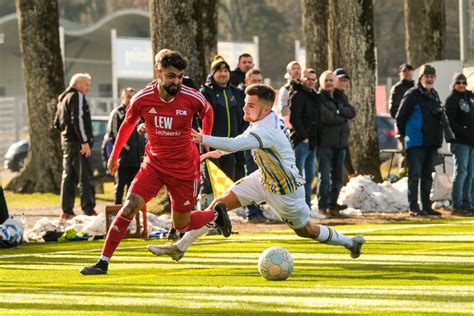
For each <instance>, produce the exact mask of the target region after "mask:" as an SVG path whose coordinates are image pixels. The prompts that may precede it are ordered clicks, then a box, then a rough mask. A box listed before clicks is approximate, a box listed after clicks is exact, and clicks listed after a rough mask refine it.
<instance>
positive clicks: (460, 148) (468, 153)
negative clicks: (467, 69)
mask: <svg viewBox="0 0 474 316" xmlns="http://www.w3.org/2000/svg"><path fill="white" fill-rule="evenodd" d="M466 85H467V81H466V76H464V75H463V74H461V73H456V74H455V75H454V77H453V83H452V86H451V88H452V93H451V94H450V95H449V96H448V98H447V99H446V114H447V115H448V119H449V123H450V125H451V127H452V129H453V132H454V135H455V137H456V138H455V140H453V141H452V142H451V143H450V144H449V150H450V151H451V153H452V154H453V160H454V176H453V187H452V191H451V199H452V202H453V211H452V214H453V215H458V216H474V209H473V208H472V195H471V190H472V177H473V175H474V105H473V103H472V101H471V97H470V93H469V92H468V91H466Z"/></svg>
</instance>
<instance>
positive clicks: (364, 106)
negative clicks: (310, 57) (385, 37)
mask: <svg viewBox="0 0 474 316" xmlns="http://www.w3.org/2000/svg"><path fill="white" fill-rule="evenodd" d="M329 6H330V7H332V8H330V12H333V14H334V15H333V16H332V17H331V19H333V21H336V22H337V27H335V28H334V30H333V36H334V37H333V38H332V41H333V47H332V49H333V50H334V55H332V56H331V55H330V58H332V59H333V60H332V62H330V64H331V65H334V67H335V68H336V67H343V68H345V69H346V70H347V71H348V72H349V74H350V76H351V87H350V89H349V90H348V91H347V94H348V97H349V100H350V101H351V103H352V104H353V105H354V107H355V108H356V110H357V115H356V117H355V118H354V119H353V120H352V121H351V123H350V127H351V134H350V137H349V144H350V145H349V147H350V152H351V156H352V160H353V163H354V166H355V168H356V170H357V171H358V172H359V173H362V174H370V175H372V176H374V179H375V180H376V181H380V180H381V175H380V168H379V167H380V159H379V145H378V139H377V128H376V122H375V114H376V112H375V71H376V62H375V43H374V28H373V4H372V0H354V1H337V0H329ZM330 34H331V33H330Z"/></svg>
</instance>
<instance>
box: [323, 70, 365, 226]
mask: <svg viewBox="0 0 474 316" xmlns="http://www.w3.org/2000/svg"><path fill="white" fill-rule="evenodd" d="M319 85H320V107H319V108H320V112H319V124H320V125H319V126H320V127H319V137H318V138H319V139H318V155H317V156H318V165H319V172H318V208H319V211H320V212H321V213H323V214H324V215H330V216H333V217H340V216H341V214H340V213H339V212H340V210H341V209H342V208H343V207H342V206H341V205H338V204H337V199H338V197H339V192H340V190H341V186H342V176H343V171H344V159H345V156H346V148H347V147H348V145H349V124H348V120H350V119H352V118H354V117H355V115H356V111H355V108H354V107H353V106H352V105H350V103H349V102H341V98H340V97H339V98H336V94H335V89H334V74H333V72H332V71H331V70H326V71H325V72H323V73H322V74H321V76H320V77H319Z"/></svg>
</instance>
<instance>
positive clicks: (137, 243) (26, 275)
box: [0, 220, 474, 315]
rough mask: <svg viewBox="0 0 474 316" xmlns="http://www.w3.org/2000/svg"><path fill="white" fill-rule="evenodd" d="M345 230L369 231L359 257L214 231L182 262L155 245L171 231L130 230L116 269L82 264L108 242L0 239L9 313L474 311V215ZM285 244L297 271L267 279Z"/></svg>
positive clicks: (266, 236)
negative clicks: (87, 270) (271, 250)
mask: <svg viewBox="0 0 474 316" xmlns="http://www.w3.org/2000/svg"><path fill="white" fill-rule="evenodd" d="M336 228H337V229H338V230H339V231H340V232H344V233H347V234H349V235H354V234H358V233H362V234H364V235H365V236H366V239H367V243H366V245H365V247H364V249H363V251H364V254H363V255H362V256H361V257H360V258H359V259H357V260H353V259H351V258H350V257H349V255H348V253H347V251H346V250H345V249H343V248H341V247H333V246H327V245H321V244H317V243H315V242H311V241H307V240H303V239H301V238H298V237H296V236H294V235H293V234H292V233H291V232H290V231H289V230H288V231H278V232H267V233H259V234H237V235H232V236H231V237H230V238H228V239H224V238H222V237H220V236H212V237H205V238H203V239H201V240H200V242H199V243H197V244H195V245H194V246H192V247H191V248H190V250H189V251H188V253H187V254H186V255H185V257H184V258H183V259H182V260H181V261H180V262H179V263H175V262H174V261H171V259H169V258H168V257H164V258H161V257H155V256H153V255H151V254H149V253H148V252H147V250H146V249H145V245H147V244H148V243H164V242H165V241H164V240H158V241H150V242H146V241H143V240H130V239H129V240H125V241H124V242H123V243H122V244H121V247H120V248H119V250H118V251H117V252H116V256H115V257H114V258H113V260H112V263H111V266H110V269H109V275H107V276H89V277H84V276H82V275H80V274H79V271H78V270H79V267H81V266H83V265H88V264H91V263H93V262H95V260H96V259H97V257H98V255H99V250H100V248H101V246H102V241H95V242H71V243H50V244H25V245H22V246H20V247H18V248H15V249H1V250H0V315H44V314H48V315H49V314H58V315H65V314H74V315H109V314H119V315H144V314H172V315H176V314H200V313H206V314H216V315H272V314H280V313H282V314H327V315H334V314H369V315H408V314H410V315H413V314H419V315H446V314H453V315H454V314H458V315H463V314H464V315H473V313H474V221H473V220H449V221H447V220H438V221H425V222H418V223H414V222H410V223H397V224H383V225H354V226H339V227H336ZM277 245H278V246H283V247H285V248H287V249H288V250H289V251H290V252H291V253H292V255H293V257H294V262H295V270H294V272H293V274H292V276H291V277H290V278H289V279H288V280H286V281H279V282H276V281H273V282H272V281H266V280H264V279H263V278H262V277H261V276H260V275H259V274H258V271H257V260H258V256H259V254H260V253H261V251H263V250H264V249H266V248H267V247H271V246H277Z"/></svg>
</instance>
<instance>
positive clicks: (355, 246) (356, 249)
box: [347, 235, 365, 259]
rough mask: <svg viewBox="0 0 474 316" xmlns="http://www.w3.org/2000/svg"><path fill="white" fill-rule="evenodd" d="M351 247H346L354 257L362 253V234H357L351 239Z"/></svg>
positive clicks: (363, 240)
mask: <svg viewBox="0 0 474 316" xmlns="http://www.w3.org/2000/svg"><path fill="white" fill-rule="evenodd" d="M351 240H352V247H347V249H348V250H349V251H350V252H351V257H352V258H354V259H356V258H359V257H360V255H361V253H362V245H363V244H364V243H365V239H364V236H362V235H357V236H355V237H353V238H352V239H351Z"/></svg>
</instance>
